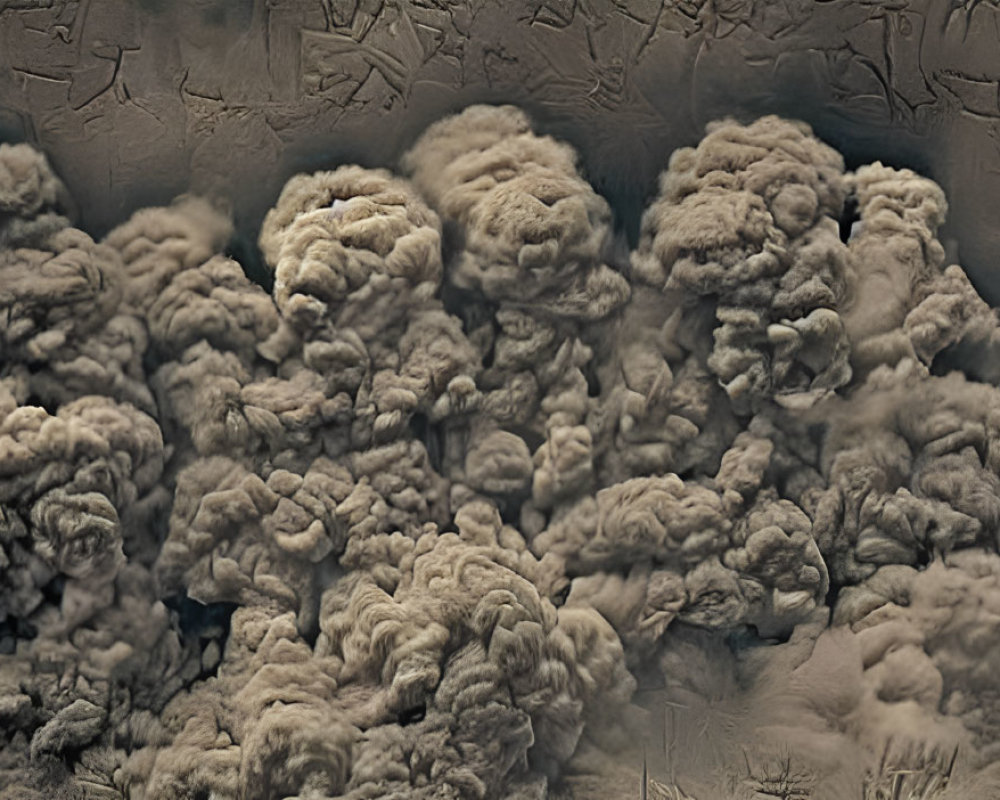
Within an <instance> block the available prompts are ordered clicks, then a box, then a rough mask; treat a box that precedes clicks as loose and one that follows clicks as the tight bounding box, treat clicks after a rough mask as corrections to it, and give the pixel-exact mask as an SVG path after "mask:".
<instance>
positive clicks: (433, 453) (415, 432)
mask: <svg viewBox="0 0 1000 800" xmlns="http://www.w3.org/2000/svg"><path fill="white" fill-rule="evenodd" d="M410 434H411V435H412V436H413V438H414V439H416V440H417V441H418V442H422V443H423V445H424V447H425V448H426V450H427V460H428V461H429V462H430V465H431V467H432V468H433V469H434V471H435V472H437V473H440V472H441V471H442V469H443V468H444V441H443V437H442V435H441V431H440V429H439V428H438V427H437V426H436V425H434V424H432V423H431V421H430V420H429V419H428V418H427V415H426V414H424V413H422V412H420V411H418V412H416V413H414V414H413V415H412V416H411V417H410Z"/></svg>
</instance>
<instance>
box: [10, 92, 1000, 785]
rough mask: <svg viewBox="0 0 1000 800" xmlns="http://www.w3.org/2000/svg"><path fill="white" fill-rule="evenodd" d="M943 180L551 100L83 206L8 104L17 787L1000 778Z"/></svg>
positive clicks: (991, 379)
mask: <svg viewBox="0 0 1000 800" xmlns="http://www.w3.org/2000/svg"><path fill="white" fill-rule="evenodd" d="M945 214H946V202H945V197H944V195H943V193H942V192H941V190H940V189H939V188H938V187H937V186H936V185H935V184H934V183H933V182H931V181H930V180H927V179H925V178H922V177H920V176H919V175H917V174H915V173H913V172H911V171H909V170H906V169H902V170H900V169H891V168H888V167H885V166H883V165H881V164H879V163H875V164H870V165H867V166H863V167H860V168H859V169H857V170H856V171H855V172H846V171H845V169H844V163H843V159H842V158H841V157H840V155H839V154H838V153H837V152H835V151H834V150H832V149H831V148H830V147H828V146H826V145H825V144H823V143H822V142H820V141H819V140H818V139H816V138H815V137H814V136H813V135H812V132H811V130H810V129H809V128H808V127H807V126H806V125H804V124H800V123H795V122H789V121H785V120H782V119H779V118H777V117H765V118H763V119H760V120H758V121H756V122H754V123H753V124H751V125H741V124H737V123H735V122H732V121H723V122H719V123H715V124H712V125H711V126H709V128H708V130H707V134H706V136H705V138H704V139H703V140H702V142H701V143H700V144H699V145H698V146H697V147H696V148H685V149H682V150H679V151H677V152H675V153H673V155H672V156H671V157H670V160H669V167H668V168H667V169H666V171H665V172H664V173H663V174H662V176H661V179H660V185H659V193H658V195H657V196H656V197H655V198H654V199H653V200H652V202H651V204H650V205H649V207H648V209H647V210H646V212H645V214H644V216H643V219H642V225H641V232H640V239H639V242H638V245H637V248H636V249H635V251H634V252H632V253H631V254H629V253H627V252H626V250H627V248H625V247H624V246H623V244H622V240H621V239H620V238H619V237H616V235H615V232H614V227H613V219H612V214H611V210H610V209H609V207H608V205H607V203H606V202H605V200H604V199H602V197H601V196H600V195H598V194H597V193H596V192H595V191H594V190H593V189H592V188H591V186H590V185H589V184H588V183H587V181H586V180H585V179H584V177H583V176H582V175H581V172H580V167H579V165H578V162H577V157H576V154H575V153H574V151H573V150H572V149H571V148H570V147H569V146H568V145H566V144H564V143H561V142H558V141H555V140H553V139H551V138H549V137H544V136H539V135H536V134H535V133H534V132H533V131H532V128H531V123H530V121H529V120H528V118H527V117H526V116H525V115H524V114H523V113H522V112H520V111H519V110H518V109H516V108H513V107H509V106H504V107H492V106H473V107H470V108H468V109H466V110H465V111H464V112H462V113H460V114H458V115H456V116H453V117H449V118H447V119H444V120H442V121H440V122H438V123H436V124H434V125H432V126H431V127H430V128H429V129H428V130H427V131H426V132H425V133H424V134H423V136H422V137H421V138H420V139H419V140H418V141H417V142H416V143H415V144H414V146H413V147H412V149H411V150H410V151H409V152H408V153H407V154H406V155H405V156H404V157H403V159H402V160H401V162H400V165H399V172H398V174H393V173H391V172H389V171H386V170H381V169H378V170H373V169H362V168H360V167H357V166H343V167H340V168H338V169H335V170H333V171H329V172H319V173H316V174H314V175H299V176H297V177H294V178H293V179H292V180H290V181H289V182H288V184H287V185H286V187H285V189H284V191H283V192H282V193H281V196H280V197H279V198H278V199H277V203H276V205H275V206H274V208H273V209H272V210H271V212H270V213H269V214H268V215H267V217H266V219H265V220H264V223H263V226H262V229H261V232H260V246H261V250H262V252H263V255H264V258H265V260H266V262H267V264H268V266H269V267H270V269H271V270H272V272H273V287H274V288H273V293H272V294H271V295H268V293H267V292H265V291H264V289H262V288H261V287H260V286H258V285H256V284H254V283H253V282H251V281H250V280H249V279H248V278H247V277H246V275H245V273H244V270H243V268H242V267H241V265H240V264H239V263H237V262H236V261H234V260H233V258H231V257H229V256H227V255H226V252H227V247H228V243H229V241H230V238H231V235H232V226H231V224H230V221H229V220H228V219H227V218H226V216H225V215H224V214H222V213H221V212H219V211H218V210H216V209H215V208H213V206H212V205H210V204H209V203H208V202H207V201H205V200H201V199H197V198H194V197H182V198H179V199H178V200H177V201H176V202H175V203H174V204H173V205H171V206H169V207H165V208H152V209H145V210H141V211H138V212H137V213H136V214H135V215H134V216H133V217H132V218H131V219H130V220H128V221H127V222H125V223H124V224H122V225H121V226H119V227H118V228H116V229H115V230H113V231H112V232H111V233H110V234H108V236H107V237H106V238H105V239H104V240H103V241H102V242H95V241H93V240H92V239H91V238H90V237H89V236H88V235H87V234H86V233H84V232H83V231H81V230H78V229H76V228H74V227H73V223H72V217H73V208H72V201H71V199H70V197H69V196H68V194H67V192H66V190H65V188H64V187H63V185H62V184H61V182H60V181H59V180H58V178H57V177H56V176H55V175H54V174H53V173H52V171H51V170H50V168H49V166H48V164H47V162H46V160H45V158H44V157H43V156H42V155H41V154H39V153H37V152H35V151H33V150H32V149H30V148H29V147H27V146H25V145H18V146H8V145H0V348H2V350H0V353H2V360H0V652H2V655H0V731H2V740H0V741H2V744H0V798H2V799H3V800H42V798H44V800H57V799H58V798H87V799H88V800H110V799H111V798H132V799H133V800H140V799H142V800H182V799H184V798H192V799H194V800H229V799H230V798H232V799H233V800H236V799H237V798H238V799H239V800H272V799H273V798H298V800H319V799H320V798H334V797H343V798H349V800H363V799H369V798H396V799H397V800H404V799H408V798H415V799H416V800H419V799H420V798H425V799H426V800H432V799H433V800H459V799H461V800H466V798H469V799H470V800H473V799H474V800H493V799H494V798H497V799H498V798H511V799H513V798H519V799H523V800H529V798H537V799H538V800H541V798H545V797H551V798H558V799H560V800H569V799H570V798H577V799H578V800H583V798H592V799H593V800H614V799H615V798H622V799H623V800H624V799H625V798H637V797H650V798H652V797H662V798H667V797H670V798H694V799H695V800H752V799H753V798H783V799H784V800H805V798H809V799H810V800H854V799H855V798H867V799H868V800H876V799H886V798H892V800H958V799H962V800H965V799H967V798H996V797H1000V766H998V764H1000V670H997V669H996V664H998V663H1000V556H998V555H997V550H998V546H997V536H998V531H1000V390H998V389H997V387H996V384H997V383H998V382H1000V325H998V315H997V313H996V312H995V311H994V310H993V309H991V308H990V307H989V306H988V305H987V304H986V303H985V302H984V301H983V300H982V299H981V298H980V296H979V295H978V294H977V292H976V290H975V288H974V287H973V286H972V285H971V284H970V282H969V280H968V279H967V277H966V275H965V273H964V272H963V270H962V269H961V267H959V266H957V265H953V264H951V265H950V264H948V263H947V262H946V260H945V250H944V248H943V247H942V245H941V244H940V242H939V241H938V240H937V238H936V232H937V230H938V227H939V226H940V225H941V224H942V223H943V222H944V220H945Z"/></svg>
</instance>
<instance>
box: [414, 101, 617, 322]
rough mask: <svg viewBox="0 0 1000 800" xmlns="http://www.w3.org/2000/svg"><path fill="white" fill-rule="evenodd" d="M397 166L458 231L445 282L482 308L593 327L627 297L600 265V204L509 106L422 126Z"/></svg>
mask: <svg viewBox="0 0 1000 800" xmlns="http://www.w3.org/2000/svg"><path fill="white" fill-rule="evenodd" d="M403 165H404V168H405V169H406V170H407V171H408V172H409V173H410V174H412V176H413V180H414V183H415V184H416V185H417V187H418V188H419V189H420V190H421V191H422V192H424V193H425V194H426V195H427V197H428V199H429V200H430V201H431V203H432V204H433V205H434V207H435V208H436V209H438V211H439V212H440V213H441V215H442V217H443V218H444V219H446V220H454V221H455V222H456V223H458V225H460V226H461V228H462V230H463V232H464V246H463V248H462V251H461V254H460V255H459V258H458V260H457V262H456V264H455V266H454V272H453V275H452V276H451V280H453V281H454V283H455V284H456V285H458V286H461V287H465V288H470V289H477V290H479V291H481V292H482V293H483V294H484V295H485V296H486V297H488V298H490V299H491V300H496V301H501V300H509V301H513V302H516V303H518V304H528V305H530V306H532V307H534V308H537V309H538V310H540V311H544V312H545V313H548V314H554V315H556V316H565V317H570V318H578V319H587V320H593V319H599V318H601V317H603V316H606V315H607V314H608V313H609V312H611V311H612V310H614V309H615V308H616V307H618V306H620V305H621V304H622V303H623V302H624V301H625V300H626V299H627V297H628V283H627V282H626V281H625V280H624V278H623V277H622V276H621V275H620V274H618V273H616V272H615V271H613V270H611V269H610V268H609V267H608V266H606V265H605V264H603V263H602V260H603V258H604V256H605V251H606V250H607V247H608V244H609V238H610V233H611V230H610V222H611V215H610V210H609V209H608V205H607V203H606V202H605V201H604V200H603V199H602V198H601V197H600V196H598V195H597V194H596V193H595V192H594V190H593V189H592V188H591V187H590V186H589V185H588V184H587V183H586V182H585V181H584V180H583V179H582V178H580V176H579V175H578V173H577V171H576V156H575V154H574V153H573V151H572V149H571V148H569V147H568V146H567V145H565V144H562V143H558V142H556V141H554V140H553V139H551V138H549V137H539V136H537V135H535V134H534V133H533V132H532V131H531V128H530V123H529V121H528V119H527V118H526V117H525V115H524V114H523V112H521V111H519V110H518V109H516V108H513V107H512V106H472V107H470V108H468V109H466V110H465V111H463V112H462V113H460V114H456V115H455V116H453V117H449V118H447V119H444V120H441V121H440V122H437V123H435V124H434V125H432V126H431V127H430V128H428V130H427V131H426V132H425V133H424V135H423V136H422V137H421V138H420V139H419V140H418V141H417V143H416V144H415V145H414V147H413V149H412V150H411V151H410V152H409V153H407V154H406V155H405V156H404V158H403Z"/></svg>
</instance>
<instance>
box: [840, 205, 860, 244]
mask: <svg viewBox="0 0 1000 800" xmlns="http://www.w3.org/2000/svg"><path fill="white" fill-rule="evenodd" d="M860 219H861V215H860V214H859V213H858V198H857V197H856V196H855V195H853V194H852V195H849V196H848V198H847V200H845V201H844V209H843V211H842V212H841V214H840V241H842V242H845V243H846V242H847V240H848V239H850V238H851V229H852V228H853V227H854V223H856V222H858V221H859V220H860Z"/></svg>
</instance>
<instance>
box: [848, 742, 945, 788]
mask: <svg viewBox="0 0 1000 800" xmlns="http://www.w3.org/2000/svg"><path fill="white" fill-rule="evenodd" d="M893 750H894V748H893V741H892V739H890V740H889V741H887V742H886V744H885V747H884V748H883V750H882V756H881V758H880V759H879V763H878V767H877V768H876V770H874V771H872V772H870V773H869V774H868V775H867V776H866V777H865V788H864V794H863V798H864V800H937V798H940V797H943V796H944V793H945V790H946V789H947V788H948V783H949V782H950V781H951V778H952V773H953V772H954V769H955V760H956V758H957V757H958V748H957V747H956V748H955V749H954V750H950V751H949V750H946V749H945V748H942V747H931V748H927V747H926V746H925V745H921V744H917V743H913V742H910V743H908V744H906V745H905V746H903V747H902V748H896V749H895V752H893Z"/></svg>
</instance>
